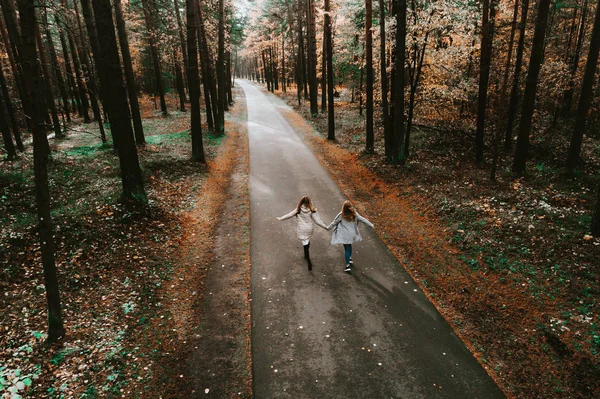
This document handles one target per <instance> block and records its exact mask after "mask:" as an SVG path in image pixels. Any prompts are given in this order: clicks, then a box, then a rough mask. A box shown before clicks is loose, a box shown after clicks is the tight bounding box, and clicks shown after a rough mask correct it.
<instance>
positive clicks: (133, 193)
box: [92, 0, 146, 202]
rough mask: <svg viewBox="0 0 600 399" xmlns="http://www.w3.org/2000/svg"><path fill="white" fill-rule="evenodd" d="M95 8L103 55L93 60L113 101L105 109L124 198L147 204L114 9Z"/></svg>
mask: <svg viewBox="0 0 600 399" xmlns="http://www.w3.org/2000/svg"><path fill="white" fill-rule="evenodd" d="M92 5H93V7H94V18H95V21H96V29H97V32H98V39H99V47H100V53H99V54H94V59H95V61H96V66H97V68H98V73H99V74H100V81H101V82H102V85H103V90H104V93H105V94H106V98H109V99H110V101H107V102H106V104H105V107H106V108H105V109H106V111H107V113H108V118H109V120H110V124H111V126H112V129H113V134H112V135H113V139H114V140H116V148H117V153H118V155H119V165H120V168H121V181H122V184H123V197H124V198H125V199H126V200H130V201H136V202H145V201H146V192H145V191H144V183H143V179H142V171H141V169H140V164H139V160H138V154H137V149H136V147H135V141H134V138H133V130H132V129H131V123H130V122H129V113H128V112H123V110H126V109H128V104H127V93H126V91H125V85H124V84H123V83H124V82H123V74H122V72H121V63H120V60H119V52H118V49H117V38H116V36H115V26H114V25H113V16H112V11H111V9H112V7H111V4H110V1H109V0H93V1H92Z"/></svg>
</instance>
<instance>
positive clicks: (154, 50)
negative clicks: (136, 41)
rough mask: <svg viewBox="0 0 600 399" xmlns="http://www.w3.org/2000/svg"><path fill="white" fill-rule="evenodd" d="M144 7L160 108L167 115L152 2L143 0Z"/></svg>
mask: <svg viewBox="0 0 600 399" xmlns="http://www.w3.org/2000/svg"><path fill="white" fill-rule="evenodd" d="M142 8H143V9H144V20H145V21H146V30H147V31H148V44H149V45H150V54H151V56H152V65H153V67H154V80H155V82H156V91H157V92H158V95H159V96H160V110H161V111H162V113H163V115H167V114H168V113H169V112H168V111H167V103H166V102H165V88H164V86H163V81H162V73H161V71H160V56H159V55H158V45H157V43H156V39H157V38H156V36H157V33H156V29H155V27H154V20H153V18H154V16H153V15H152V13H151V12H150V4H149V3H148V0H142Z"/></svg>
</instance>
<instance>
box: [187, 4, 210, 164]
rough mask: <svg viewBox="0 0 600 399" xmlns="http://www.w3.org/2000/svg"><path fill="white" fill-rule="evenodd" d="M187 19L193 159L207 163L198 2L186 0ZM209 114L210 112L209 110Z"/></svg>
mask: <svg viewBox="0 0 600 399" xmlns="http://www.w3.org/2000/svg"><path fill="white" fill-rule="evenodd" d="M185 5H186V17H187V52H188V63H187V65H186V66H187V76H188V83H189V88H188V89H189V92H190V108H191V126H190V130H191V134H192V159H194V160H196V161H198V162H202V163H205V162H206V160H205V159H204V147H203V145H202V123H201V119H200V118H201V116H200V78H199V76H198V40H197V35H198V20H197V18H196V15H197V12H196V10H197V9H198V0H186V2H185ZM207 112H210V111H209V110H207Z"/></svg>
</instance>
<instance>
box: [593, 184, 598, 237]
mask: <svg viewBox="0 0 600 399" xmlns="http://www.w3.org/2000/svg"><path fill="white" fill-rule="evenodd" d="M592 235H593V236H594V237H600V184H599V185H598V188H597V189H596V207H595V208H594V213H593V214H592Z"/></svg>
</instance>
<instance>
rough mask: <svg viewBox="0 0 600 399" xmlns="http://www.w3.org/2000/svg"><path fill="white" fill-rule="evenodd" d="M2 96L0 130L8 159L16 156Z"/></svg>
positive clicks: (2, 77)
mask: <svg viewBox="0 0 600 399" xmlns="http://www.w3.org/2000/svg"><path fill="white" fill-rule="evenodd" d="M0 78H1V79H4V72H3V71H2V69H1V68H0ZM4 111H5V110H4V96H0V132H2V140H3V141H4V150H5V151H6V156H7V157H8V159H14V158H16V156H17V151H16V150H15V145H14V143H13V141H12V136H11V134H10V128H9V127H8V118H7V117H6V114H5V112H4Z"/></svg>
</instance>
